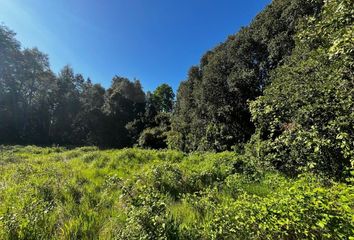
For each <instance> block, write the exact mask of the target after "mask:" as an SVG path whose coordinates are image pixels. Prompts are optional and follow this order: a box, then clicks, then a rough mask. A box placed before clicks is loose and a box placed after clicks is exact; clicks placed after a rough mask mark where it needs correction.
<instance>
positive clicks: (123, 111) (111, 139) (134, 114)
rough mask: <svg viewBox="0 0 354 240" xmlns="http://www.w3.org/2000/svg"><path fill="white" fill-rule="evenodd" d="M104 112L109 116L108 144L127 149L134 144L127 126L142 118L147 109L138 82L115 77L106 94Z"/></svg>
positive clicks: (106, 133) (107, 127)
mask: <svg viewBox="0 0 354 240" xmlns="http://www.w3.org/2000/svg"><path fill="white" fill-rule="evenodd" d="M103 108H104V112H105V114H106V116H107V124H106V126H105V139H106V144H107V145H109V146H115V147H127V146H131V145H132V144H133V139H132V137H131V136H129V131H128V129H127V124H129V123H130V122H132V121H134V119H136V118H138V117H139V116H141V115H142V114H143V112H144V108H145V93H144V92H143V90H142V87H141V84H140V82H139V81H138V80H135V81H134V82H131V81H129V79H127V78H122V77H115V78H113V80H112V86H111V88H109V89H108V90H107V92H106V96H105V104H104V107H103Z"/></svg>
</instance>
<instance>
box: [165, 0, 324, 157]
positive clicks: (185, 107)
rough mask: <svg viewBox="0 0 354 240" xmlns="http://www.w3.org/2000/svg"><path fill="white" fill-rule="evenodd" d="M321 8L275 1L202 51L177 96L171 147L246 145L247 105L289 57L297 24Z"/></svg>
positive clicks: (251, 129)
mask: <svg viewBox="0 0 354 240" xmlns="http://www.w3.org/2000/svg"><path fill="white" fill-rule="evenodd" d="M321 6H322V1H321V0H318V1H308V0H295V1H294V0H274V1H273V2H272V3H271V4H270V5H269V6H268V7H267V8H266V9H265V10H264V11H262V12H261V13H260V14H259V15H258V16H257V17H256V18H255V20H254V21H253V22H252V23H251V24H250V26H249V27H245V28H243V29H241V30H240V31H239V32H238V33H237V34H235V35H233V36H230V37H229V38H228V39H227V41H225V42H224V43H222V44H220V45H219V46H217V47H216V48H215V49H213V50H211V51H209V52H207V53H206V54H205V55H204V56H203V57H202V59H201V62H200V65H199V66H196V67H193V68H192V69H191V71H190V74H189V78H188V79H187V81H186V82H183V83H182V84H181V86H180V88H179V92H178V93H177V107H176V111H175V114H174V117H173V122H172V129H173V131H172V134H171V137H170V140H169V141H170V143H171V145H172V146H173V145H174V144H176V145H177V146H179V147H180V148H181V149H183V150H185V151H193V150H196V149H199V150H215V151H223V150H228V149H231V148H232V147H233V146H235V145H238V144H242V143H244V142H246V141H247V140H248V139H249V138H250V136H251V135H252V134H253V132H254V126H253V124H252V122H251V119H250V118H251V115H250V112H249V110H248V101H250V100H254V99H255V98H256V97H257V96H259V95H261V94H262V92H263V89H264V87H265V86H266V85H267V84H269V72H270V71H271V70H272V69H274V68H276V67H277V66H278V65H281V64H282V62H283V59H284V58H285V57H286V56H288V55H289V54H290V53H291V51H292V49H293V48H294V41H293V36H294V33H295V32H296V25H297V23H298V22H299V20H300V19H302V18H303V17H304V16H308V15H313V14H316V13H318V12H319V10H320V8H321ZM186 114H189V115H190V117H186V116H185V115H186Z"/></svg>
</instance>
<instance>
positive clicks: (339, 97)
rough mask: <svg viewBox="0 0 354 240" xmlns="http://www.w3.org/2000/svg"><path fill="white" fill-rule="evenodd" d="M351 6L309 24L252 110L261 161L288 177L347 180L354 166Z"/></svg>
mask: <svg viewBox="0 0 354 240" xmlns="http://www.w3.org/2000/svg"><path fill="white" fill-rule="evenodd" d="M353 23H354V18H353V7H352V1H351V0H330V1H327V2H326V4H325V6H324V8H323V11H322V12H321V14H320V15H318V16H316V17H310V18H308V19H307V20H306V21H304V22H303V23H302V24H301V26H300V29H301V31H300V32H299V33H298V34H297V37H296V40H297V41H296V47H295V49H294V51H293V53H292V55H291V56H290V57H289V58H287V59H286V61H285V64H284V65H283V66H281V67H278V68H277V69H276V70H275V71H274V72H273V73H272V75H271V81H272V85H270V86H269V87H268V88H267V89H266V90H265V93H264V96H261V97H259V98H258V99H257V100H256V101H254V102H252V104H251V112H252V118H253V121H254V123H255V125H256V127H257V136H258V138H259V139H260V141H261V142H262V144H261V146H262V147H261V149H260V151H259V154H260V158H261V159H263V160H264V161H266V162H268V163H270V164H271V165H273V166H274V167H276V168H277V169H279V170H282V171H284V172H285V173H288V174H292V175H294V174H297V173H299V172H302V171H303V170H306V169H310V170H313V171H315V172H318V173H323V174H327V175H329V176H336V177H343V176H344V175H343V172H344V170H345V169H346V168H348V167H353V163H354V151H353V149H354V148H353V146H354V128H353V126H354V101H353V96H354V75H353V72H354V71H353V70H354V69H353V68H354V57H353V46H354V41H353V38H352V36H353V34H354V31H353Z"/></svg>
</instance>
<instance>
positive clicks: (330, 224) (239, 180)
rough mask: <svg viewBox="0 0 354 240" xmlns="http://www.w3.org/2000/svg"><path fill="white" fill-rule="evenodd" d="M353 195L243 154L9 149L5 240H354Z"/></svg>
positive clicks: (345, 186)
mask: <svg viewBox="0 0 354 240" xmlns="http://www.w3.org/2000/svg"><path fill="white" fill-rule="evenodd" d="M351 236H354V187H353V185H352V184H351V182H350V181H349V182H347V183H337V182H333V181H329V180H324V179H319V178H318V177H315V176H312V175H303V176H300V177H299V178H296V179H289V178H286V177H284V176H282V175H281V174H279V173H277V172H275V171H269V170H268V171H264V170H262V169H261V168H259V167H257V165H256V164H252V163H251V162H247V160H245V159H244V158H242V157H240V156H238V155H237V154H236V153H232V152H223V153H218V154H215V153H203V154H202V153H194V154H189V155H187V154H184V153H181V152H178V151H171V150H161V151H156V150H141V149H123V150H98V149H97V148H95V147H83V148H77V149H72V150H67V149H64V148H40V147H34V146H27V147H21V146H3V147H0V239H353V237H351Z"/></svg>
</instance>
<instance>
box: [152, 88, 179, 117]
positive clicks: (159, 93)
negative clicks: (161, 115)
mask: <svg viewBox="0 0 354 240" xmlns="http://www.w3.org/2000/svg"><path fill="white" fill-rule="evenodd" d="M174 98H175V94H174V93H173V90H172V87H171V86H169V85H167V84H165V83H164V84H161V85H160V86H158V87H157V88H156V89H155V91H154V92H153V94H152V99H153V101H154V104H155V108H156V110H157V111H159V112H172V108H173V100H174Z"/></svg>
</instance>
